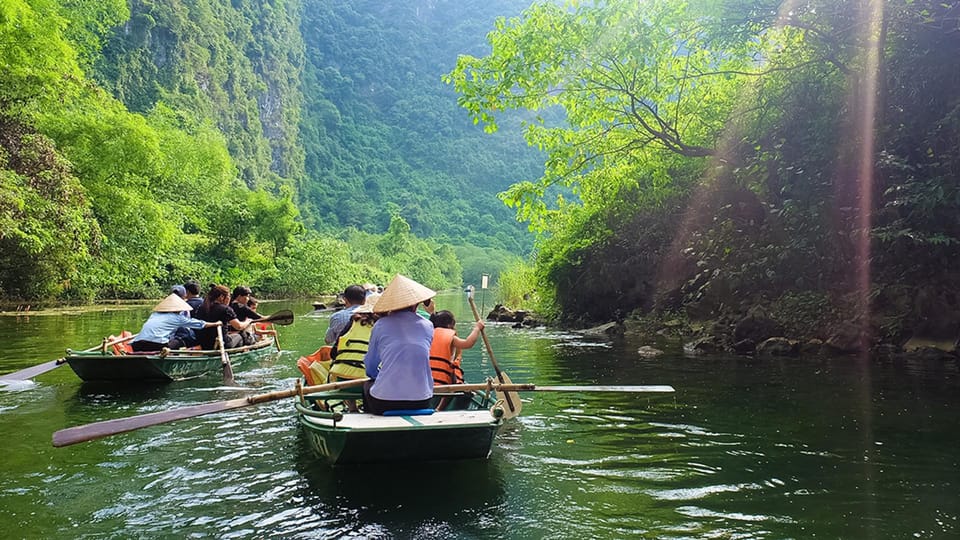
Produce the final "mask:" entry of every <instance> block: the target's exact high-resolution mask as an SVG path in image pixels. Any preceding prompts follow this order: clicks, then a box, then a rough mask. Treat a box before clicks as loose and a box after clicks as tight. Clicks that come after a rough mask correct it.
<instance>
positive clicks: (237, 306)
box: [230, 285, 263, 345]
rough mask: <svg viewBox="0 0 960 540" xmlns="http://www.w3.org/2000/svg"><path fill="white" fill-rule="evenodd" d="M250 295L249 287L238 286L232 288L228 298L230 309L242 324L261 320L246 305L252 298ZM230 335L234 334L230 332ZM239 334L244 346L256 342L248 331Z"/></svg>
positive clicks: (260, 316)
mask: <svg viewBox="0 0 960 540" xmlns="http://www.w3.org/2000/svg"><path fill="white" fill-rule="evenodd" d="M252 294H253V291H251V290H250V287H245V286H243V285H239V286H237V287H234V289H233V294H232V295H231V296H230V307H231V308H232V309H233V312H234V313H235V314H236V315H237V318H238V319H240V321H242V322H246V321H250V320H257V319H262V318H263V316H262V315H260V314H259V313H257V311H256V310H254V309H250V306H249V305H247V304H248V303H249V302H250V299H251V298H253V296H252ZM230 333H234V332H233V331H231V332H230ZM239 334H240V338H241V339H242V340H243V344H244V345H252V344H254V343H256V342H257V337H256V336H255V335H254V333H253V332H251V331H249V330H243V331H241V332H239Z"/></svg>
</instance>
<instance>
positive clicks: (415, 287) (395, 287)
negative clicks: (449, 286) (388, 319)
mask: <svg viewBox="0 0 960 540" xmlns="http://www.w3.org/2000/svg"><path fill="white" fill-rule="evenodd" d="M436 295H437V293H436V292H434V291H432V290H430V289H428V288H426V287H424V286H423V285H421V284H419V283H417V282H416V281H414V280H412V279H410V278H408V277H407V276H404V275H401V274H397V275H396V276H394V278H393V281H391V282H390V284H389V285H387V288H386V289H384V290H383V294H381V295H380V298H379V299H378V300H377V304H376V305H375V306H374V308H373V311H374V312H376V313H386V312H388V311H397V310H398V309H403V308H408V307H410V306H415V305H417V304H419V303H420V302H423V301H424V300H427V299H429V298H433V297H434V296H436Z"/></svg>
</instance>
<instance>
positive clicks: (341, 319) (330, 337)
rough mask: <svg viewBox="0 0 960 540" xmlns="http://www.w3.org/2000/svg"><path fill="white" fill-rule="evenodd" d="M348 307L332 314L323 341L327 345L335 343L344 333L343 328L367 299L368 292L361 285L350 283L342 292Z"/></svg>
mask: <svg viewBox="0 0 960 540" xmlns="http://www.w3.org/2000/svg"><path fill="white" fill-rule="evenodd" d="M341 296H342V297H343V301H344V303H345V304H346V307H345V308H343V309H342V310H340V311H338V312H336V313H334V314H333V315H331V316H330V325H329V326H328V327H327V332H326V333H325V334H324V335H323V342H324V343H326V344H327V345H333V344H334V343H336V341H337V337H339V336H340V334H342V333H343V329H344V328H346V327H347V325H348V324H350V318H351V317H352V316H353V312H354V311H356V310H357V308H359V307H360V306H362V305H363V303H364V302H365V301H366V299H367V293H366V291H364V290H363V287H361V286H360V285H350V286H349V287H347V288H346V289H344V290H343V293H342V294H341Z"/></svg>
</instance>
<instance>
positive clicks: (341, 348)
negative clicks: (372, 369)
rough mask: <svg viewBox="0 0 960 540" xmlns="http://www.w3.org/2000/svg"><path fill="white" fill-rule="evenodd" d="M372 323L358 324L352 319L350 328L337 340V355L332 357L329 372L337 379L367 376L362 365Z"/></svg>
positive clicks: (368, 344)
mask: <svg viewBox="0 0 960 540" xmlns="http://www.w3.org/2000/svg"><path fill="white" fill-rule="evenodd" d="M371 331H373V325H372V324H360V323H359V322H357V321H353V322H352V323H351V324H350V329H349V330H347V331H346V333H344V334H343V335H342V336H340V339H338V340H337V355H336V356H335V357H333V364H332V365H331V366H330V374H331V375H336V376H337V378H339V379H362V378H364V377H366V376H367V370H366V369H365V368H364V366H363V357H364V356H366V355H367V348H368V347H369V346H370V332H371Z"/></svg>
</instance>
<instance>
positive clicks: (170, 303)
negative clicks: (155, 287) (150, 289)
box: [153, 293, 193, 313]
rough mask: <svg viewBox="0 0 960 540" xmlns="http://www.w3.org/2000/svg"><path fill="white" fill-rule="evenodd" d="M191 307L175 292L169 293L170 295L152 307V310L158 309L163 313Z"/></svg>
mask: <svg viewBox="0 0 960 540" xmlns="http://www.w3.org/2000/svg"><path fill="white" fill-rule="evenodd" d="M192 309H193V308H192V307H190V304H188V303H187V302H186V301H185V300H184V299H183V298H180V297H179V296H177V294H176V293H171V294H170V296H168V297H166V298H164V299H163V300H162V301H161V302H160V303H159V304H157V307H155V308H153V310H154V311H160V312H165V313H171V312H172V313H180V312H181V311H190V310H192Z"/></svg>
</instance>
